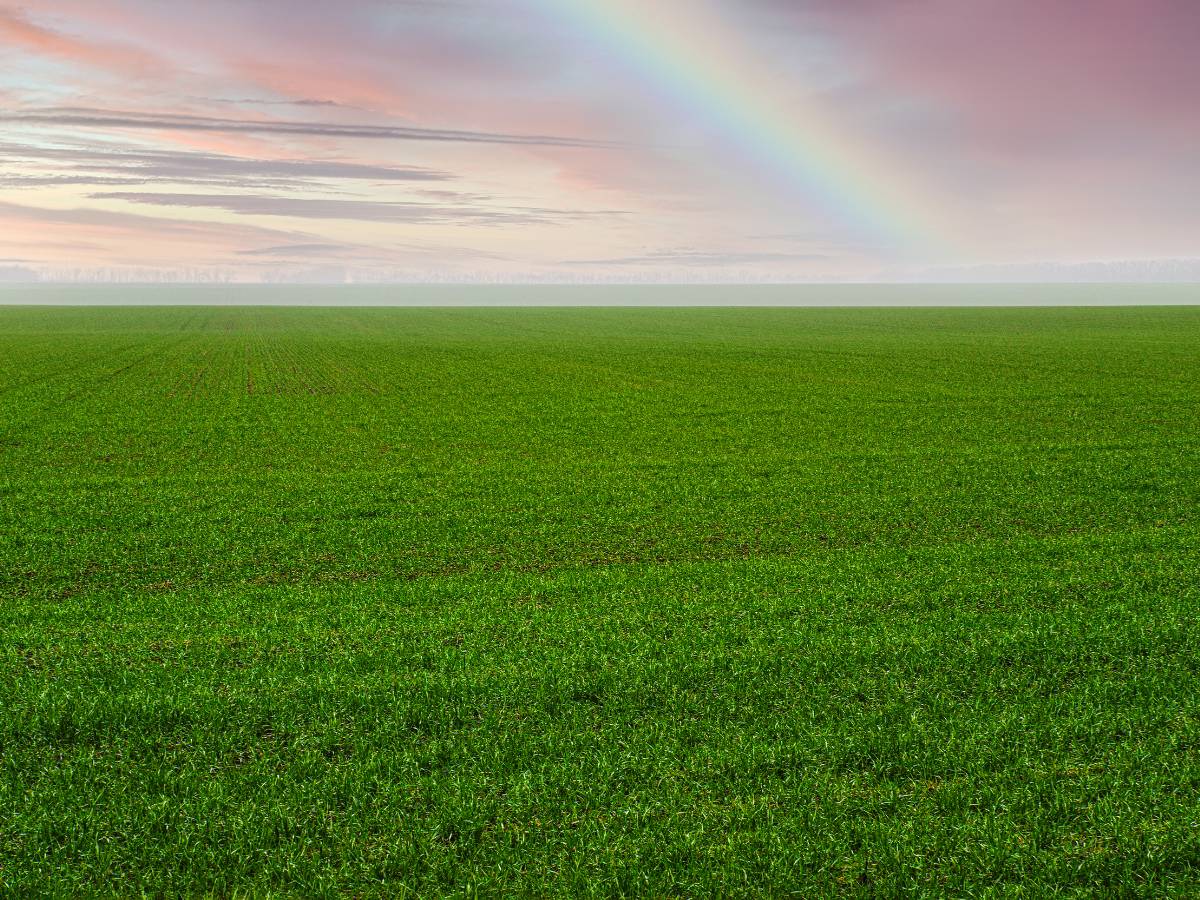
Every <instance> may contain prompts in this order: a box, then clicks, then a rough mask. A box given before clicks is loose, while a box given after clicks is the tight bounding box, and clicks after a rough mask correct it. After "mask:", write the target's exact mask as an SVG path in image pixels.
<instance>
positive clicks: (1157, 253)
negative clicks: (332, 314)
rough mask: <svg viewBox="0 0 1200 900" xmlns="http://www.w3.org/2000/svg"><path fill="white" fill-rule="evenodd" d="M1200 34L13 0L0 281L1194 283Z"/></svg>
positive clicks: (1088, 25) (1028, 1)
mask: <svg viewBox="0 0 1200 900" xmlns="http://www.w3.org/2000/svg"><path fill="white" fill-rule="evenodd" d="M1197 47H1200V2H1196V0H338V2H328V0H321V2H312V0H204V2H202V3H201V2H196V0H187V2H183V0H21V2H17V3H15V4H14V3H7V2H4V0H0V281H4V280H8V281H22V280H30V279H35V278H41V279H43V280H64V279H65V280H70V279H77V278H80V279H85V280H86V279H89V278H101V279H104V278H117V279H124V278H128V279H146V280H155V279H183V280H236V281H251V282H258V281H267V282H291V281H300V282H343V281H368V282H369V281H382V282H391V281H451V282H455V281H462V282H475V281H485V282H487V281H515V282H522V281H551V282H555V281H565V282H575V281H582V282H591V281H600V282H606V281H611V282H628V281H649V282H657V281H674V282H697V281H698V282H703V281H716V282H721V281H766V282H772V281H785V282H786V281H845V280H849V281H858V280H865V281H873V280H883V281H889V280H913V279H917V280H921V279H930V280H938V279H940V278H963V279H964V280H970V279H971V278H972V275H973V273H974V275H975V276H977V277H980V278H987V279H990V278H997V277H998V278H1003V277H1004V273H1006V272H1010V273H1026V274H1027V275H1028V273H1033V276H1032V277H1037V274H1038V273H1043V274H1045V273H1047V272H1049V273H1054V272H1071V271H1087V272H1095V271H1101V272H1108V271H1111V272H1116V273H1120V274H1121V275H1122V277H1127V276H1129V274H1130V273H1131V272H1134V273H1142V274H1144V272H1149V273H1151V275H1152V274H1153V273H1155V272H1160V273H1167V277H1170V273H1178V272H1181V271H1185V272H1198V271H1200V267H1197V265H1196V264H1195V260H1196V259H1197V257H1200V247H1198V243H1200V165H1198V160H1200V101H1198V99H1197V85H1200V52H1197V49H1196V48H1197ZM1097 267H1099V268H1097Z"/></svg>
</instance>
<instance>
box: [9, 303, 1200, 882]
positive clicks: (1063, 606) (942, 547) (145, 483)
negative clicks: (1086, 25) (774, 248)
mask: <svg viewBox="0 0 1200 900" xmlns="http://www.w3.org/2000/svg"><path fill="white" fill-rule="evenodd" d="M1198 426H1200V309H1196V308H1177V309H1167V308H1146V309H1140V310H1139V309H1107V310H1100V309H1076V310H1063V309H1033V310H1011V309H1010V310H999V309H974V310H948V309H930V310H898V309H893V310H878V309H876V310H786V309H776V310H732V309H707V310H679V309H677V310H653V309H641V310H629V309H624V310H589V309H575V310H554V309H537V310H533V309H524V310H522V309H458V310H422V309H406V310H388V309H374V310H364V309H357V310H355V309H340V310H335V309H292V310H289V309H267V308H247V309H235V308H224V309H216V308H173V309H118V308H113V309H68V308H59V309H16V308H7V309H0V894H4V893H11V894H17V895H22V896H24V895H29V894H37V893H43V892H44V893H48V894H64V895H69V894H89V893H99V894H109V893H111V894H119V895H130V894H133V893H137V892H141V891H145V892H148V893H151V894H162V895H167V896H173V895H179V894H202V893H211V894H213V895H215V896H235V895H237V896H241V895H254V896H257V895H264V894H268V893H274V894H278V895H300V896H316V895H322V894H329V895H334V894H350V895H355V896H388V897H403V896H408V895H410V894H415V895H444V894H469V893H472V892H474V893H479V894H483V895H538V896H544V895H548V894H562V895H588V894H595V895H605V896H613V895H619V894H640V895H651V896H671V895H694V896H711V895H714V894H730V895H770V896H779V895H782V894H786V893H793V892H794V893H796V894H797V895H801V896H821V895H831V894H832V895H836V894H849V895H873V896H878V895H890V896H921V895H926V896H942V895H973V896H975V895H989V894H994V895H997V896H1005V895H1009V896H1015V895H1017V894H1022V895H1024V896H1044V895H1046V894H1050V893H1054V892H1056V891H1057V892H1061V893H1063V894H1093V895H1104V896H1120V895H1145V896H1164V895H1176V896H1195V895H1196V894H1197V893H1198V892H1200V617H1198V608H1200V577H1198V575H1197V572H1198V571H1200V515H1198V501H1200V453H1198V451H1200V427H1198Z"/></svg>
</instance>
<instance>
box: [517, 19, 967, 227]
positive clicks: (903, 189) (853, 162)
mask: <svg viewBox="0 0 1200 900" xmlns="http://www.w3.org/2000/svg"><path fill="white" fill-rule="evenodd" d="M541 2H542V4H543V5H544V7H545V8H546V9H547V10H549V11H550V12H551V13H552V14H554V15H557V16H559V17H563V16H566V17H568V18H569V20H570V21H571V23H572V24H573V25H575V26H578V27H579V28H580V29H582V30H584V31H585V32H586V33H587V34H588V36H589V37H590V39H593V40H602V41H604V42H605V44H606V46H607V48H608V49H609V51H610V52H613V53H615V54H618V55H619V56H620V57H623V58H624V59H625V60H627V61H628V62H629V63H632V64H633V65H635V66H636V67H637V68H638V69H639V70H640V71H641V72H642V73H643V75H644V76H645V77H647V78H650V79H652V80H653V81H654V82H655V83H656V84H657V85H658V86H660V87H661V88H666V89H667V90H669V91H670V92H671V93H672V95H673V96H675V97H676V99H677V100H678V101H679V102H682V103H686V104H687V105H688V106H689V107H690V108H692V109H695V110H697V111H698V112H699V113H701V114H702V115H704V116H706V117H707V118H709V119H711V120H712V121H714V122H715V123H718V124H719V125H720V127H721V128H722V130H724V131H726V132H727V133H728V134H729V135H730V136H731V137H733V138H734V139H735V140H737V141H738V142H739V143H740V144H741V145H742V146H744V147H745V148H746V149H747V150H748V151H750V152H751V153H752V154H753V155H754V156H755V157H756V158H757V159H759V160H760V161H761V162H763V163H765V164H767V165H769V166H771V168H773V169H774V170H776V171H778V172H780V173H782V174H783V175H784V176H785V177H788V178H789V179H791V180H793V181H794V182H795V183H796V184H798V185H799V186H800V187H801V188H802V189H803V190H804V191H805V192H806V194H807V195H808V196H810V197H812V198H813V200H814V201H816V202H817V203H818V204H819V206H820V209H821V210H822V212H823V213H824V214H825V215H829V216H831V217H835V218H836V219H837V220H838V221H839V222H841V223H842V224H845V225H848V226H850V227H852V228H854V229H855V230H857V231H859V232H866V234H867V236H870V237H873V238H874V239H876V240H880V241H884V242H886V243H887V245H888V246H889V247H890V248H892V249H894V250H913V251H916V250H919V249H929V248H930V247H935V246H939V245H943V244H945V243H947V242H949V241H950V240H951V238H950V235H951V234H952V233H953V231H952V230H951V229H950V228H949V227H948V225H947V223H945V222H944V221H943V220H942V215H941V210H940V208H939V207H938V205H936V204H934V203H932V202H931V200H930V197H929V194H928V193H927V192H925V191H921V190H918V189H917V188H916V187H915V185H914V183H913V178H912V175H911V173H907V172H904V171H903V170H902V168H901V167H899V166H898V165H896V163H895V161H894V160H891V159H888V158H886V157H885V156H884V155H882V154H880V153H879V152H878V151H877V148H874V147H872V146H870V145H869V144H868V143H867V142H865V141H864V140H862V139H861V138H858V137H856V136H853V135H851V134H850V133H848V132H847V131H846V130H845V129H844V128H842V127H840V126H839V124H838V122H837V121H836V120H835V118H834V117H833V116H832V115H830V114H829V112H828V111H826V110H824V109H822V108H820V107H819V106H818V105H816V104H815V103H813V102H812V101H808V102H804V101H801V102H800V103H797V101H796V99H795V98H794V97H792V96H790V94H789V95H788V96H787V97H786V99H785V97H784V96H783V92H782V91H781V90H780V86H779V83H778V82H779V80H778V77H777V76H775V75H774V74H773V73H771V72H770V71H769V70H768V68H767V67H766V66H765V65H764V63H763V62H762V61H761V60H760V59H758V58H757V57H756V55H755V54H754V53H753V52H751V51H750V49H749V48H747V47H745V46H744V45H743V44H742V43H741V42H740V41H739V40H738V39H737V36H736V34H735V29H734V28H732V27H731V26H730V24H729V23H727V22H723V21H721V20H720V19H719V18H718V17H717V16H715V15H714V14H713V12H712V10H711V9H710V8H708V3H707V2H705V0H541Z"/></svg>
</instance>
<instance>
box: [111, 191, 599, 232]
mask: <svg viewBox="0 0 1200 900" xmlns="http://www.w3.org/2000/svg"><path fill="white" fill-rule="evenodd" d="M89 196H90V197H91V198H92V199H93V200H123V201H125V202H127V203H140V204H146V205H150V206H166V207H184V208H190V209H200V208H204V209H219V210H223V211H225V212H230V213H235V214H237V215H241V216H283V217H287V218H296V219H342V220H353V221H359V222H390V223H401V224H464V225H519V224H527V225H528V224H534V223H538V224H546V223H549V222H554V221H561V222H568V221H579V220H581V219H589V218H595V217H597V216H618V215H623V213H622V212H621V211H619V210H600V211H592V210H563V209H542V208H536V207H511V208H503V207H498V208H486V207H477V206H467V205H464V206H446V205H438V204H431V203H408V202H403V201H372V200H337V199H324V198H316V199H312V198H307V197H285V196H271V195H263V194H173V193H149V192H134V191H106V192H97V193H94V194H90V195H89Z"/></svg>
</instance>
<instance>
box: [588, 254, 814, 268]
mask: <svg viewBox="0 0 1200 900" xmlns="http://www.w3.org/2000/svg"><path fill="white" fill-rule="evenodd" d="M830 258H831V257H830V256H828V255H826V254H822V253H754V252H741V253H739V252H736V251H729V252H724V251H704V250H656V251H653V252H651V253H643V254H638V255H634V256H619V257H609V258H606V259H572V260H567V261H566V265H570V266H661V265H673V266H696V267H714V266H747V265H756V264H760V263H800V262H815V261H818V260H827V259H830Z"/></svg>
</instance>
